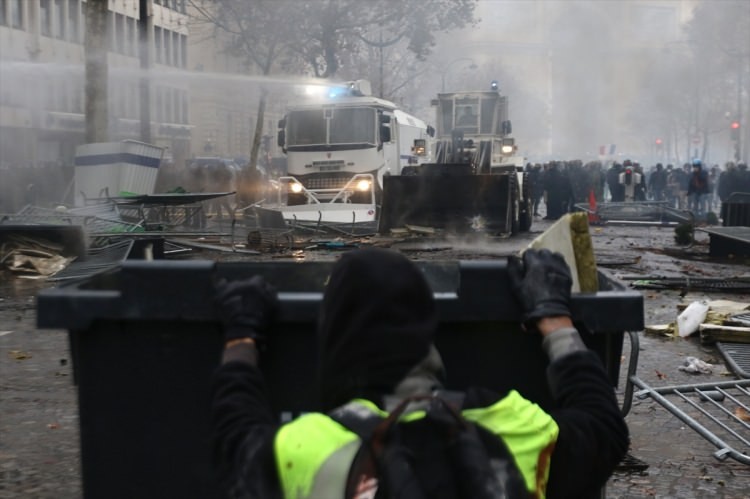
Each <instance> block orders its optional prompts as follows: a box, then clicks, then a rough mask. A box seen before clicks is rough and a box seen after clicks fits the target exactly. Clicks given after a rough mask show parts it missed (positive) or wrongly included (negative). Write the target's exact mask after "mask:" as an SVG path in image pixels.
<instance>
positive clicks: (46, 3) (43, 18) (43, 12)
mask: <svg viewBox="0 0 750 499" xmlns="http://www.w3.org/2000/svg"><path fill="white" fill-rule="evenodd" d="M51 3H52V0H39V27H40V29H41V31H42V35H43V36H52V13H51V12H50V5H51Z"/></svg>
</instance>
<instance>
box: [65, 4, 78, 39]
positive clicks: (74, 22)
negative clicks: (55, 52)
mask: <svg viewBox="0 0 750 499" xmlns="http://www.w3.org/2000/svg"><path fill="white" fill-rule="evenodd" d="M80 4H81V1H80V0H68V40H69V41H71V42H73V43H80V41H81V37H80V30H79V26H80V24H81V23H80V19H81V18H80V13H79V6H80Z"/></svg>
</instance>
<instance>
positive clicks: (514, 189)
mask: <svg viewBox="0 0 750 499" xmlns="http://www.w3.org/2000/svg"><path fill="white" fill-rule="evenodd" d="M515 180H516V179H515V173H512V174H510V196H511V210H512V211H511V213H510V235H511V236H515V235H516V234H518V233H519V232H520V229H521V200H520V193H519V192H518V182H516V181H515Z"/></svg>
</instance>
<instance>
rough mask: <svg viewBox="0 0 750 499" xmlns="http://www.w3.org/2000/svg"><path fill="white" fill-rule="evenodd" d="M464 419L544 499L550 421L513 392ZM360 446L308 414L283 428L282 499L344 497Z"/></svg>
mask: <svg viewBox="0 0 750 499" xmlns="http://www.w3.org/2000/svg"><path fill="white" fill-rule="evenodd" d="M353 402H354V403H356V404H357V405H358V406H360V407H361V408H362V409H363V410H365V411H369V412H372V413H376V414H378V415H379V416H381V417H385V416H387V415H388V414H387V413H386V412H384V411H381V410H380V409H378V407H377V406H376V405H375V404H373V403H372V402H370V401H367V400H361V399H358V400H355V401H353ZM462 414H463V416H464V418H465V419H466V420H468V421H472V422H474V423H476V424H478V425H479V426H482V427H483V428H484V429H486V430H487V431H489V432H491V433H492V434H494V435H496V436H497V437H498V438H500V439H501V440H502V441H503V442H505V445H506V446H507V447H508V450H509V451H510V453H511V455H512V456H513V459H514V460H515V464H516V466H517V467H518V469H519V470H520V472H521V475H522V476H523V479H524V481H525V483H526V488H527V489H528V491H529V493H530V494H532V495H533V496H534V497H538V498H543V497H545V491H546V488H547V480H548V478H549V465H550V457H551V455H552V451H553V450H554V446H555V442H556V441H557V435H558V432H559V429H558V426H557V423H555V421H554V420H553V419H552V417H551V416H550V415H549V414H547V413H546V412H544V411H543V410H542V409H541V408H540V407H539V406H538V405H536V404H534V403H533V402H530V401H529V400H526V399H525V398H523V397H521V395H520V394H519V393H518V392H516V391H515V390H513V391H511V392H510V393H509V394H508V395H507V396H505V397H504V398H503V399H501V400H499V401H497V402H496V403H495V404H493V405H491V406H488V407H481V408H474V409H466V410H464V411H462ZM424 416H425V412H424V411H415V412H411V413H408V414H405V415H404V416H403V417H402V418H401V421H402V422H409V421H415V420H418V419H421V418H422V417H424ZM360 444H361V440H360V438H359V436H358V435H357V434H356V433H354V432H352V431H350V430H349V429H347V428H346V427H344V426H342V425H341V424H339V423H338V422H336V421H334V420H333V419H331V418H330V417H328V416H327V415H325V414H320V413H310V414H306V415H303V416H301V417H299V418H297V419H295V420H294V421H291V422H289V423H287V424H285V425H283V426H282V427H281V428H280V429H279V431H278V432H277V434H276V438H275V441H274V450H275V455H276V466H277V469H278V474H279V479H280V481H281V488H282V490H283V492H284V497H285V498H287V499H332V498H336V497H342V496H343V494H344V491H345V490H346V482H347V478H348V475H349V469H350V467H351V464H352V460H353V459H354V456H355V455H356V453H357V451H358V450H359V447H360Z"/></svg>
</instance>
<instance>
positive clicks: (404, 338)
mask: <svg viewBox="0 0 750 499" xmlns="http://www.w3.org/2000/svg"><path fill="white" fill-rule="evenodd" d="M436 329H437V315H436V311H435V302H434V300H433V298H432V291H430V288H429V286H428V284H427V282H426V281H425V279H424V277H423V275H422V273H421V272H420V271H419V270H418V269H417V267H416V266H415V265H414V264H412V263H411V262H410V261H409V260H407V259H406V258H405V257H404V256H402V255H400V254H398V253H396V252H392V251H382V250H371V249H365V250H360V251H356V252H352V253H348V254H346V255H344V256H343V257H342V258H341V261H340V262H339V263H338V264H337V265H336V266H335V267H334V269H333V271H332V273H331V277H330V280H329V282H328V286H327V289H326V293H325V297H324V298H323V304H322V307H321V312H320V316H319V321H318V359H319V363H318V366H319V367H318V368H319V379H318V386H319V389H320V400H321V402H322V409H323V411H329V410H331V409H334V408H336V407H338V406H340V405H342V404H345V403H347V402H349V401H350V400H351V399H353V398H355V397H360V398H365V399H368V400H371V401H373V402H375V403H376V404H378V405H381V406H382V400H381V398H382V396H383V395H386V394H389V393H392V392H393V389H394V387H395V386H396V384H397V383H398V382H399V381H401V380H402V379H403V378H404V376H406V374H407V373H408V372H409V371H410V370H411V369H412V368H413V367H414V366H415V365H416V364H417V363H419V362H420V361H421V360H422V359H424V358H425V356H427V353H428V350H429V347H430V345H431V344H432V340H433V337H434V334H435V330H436Z"/></svg>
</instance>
